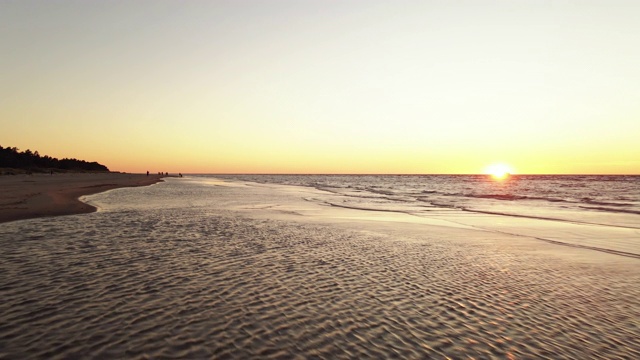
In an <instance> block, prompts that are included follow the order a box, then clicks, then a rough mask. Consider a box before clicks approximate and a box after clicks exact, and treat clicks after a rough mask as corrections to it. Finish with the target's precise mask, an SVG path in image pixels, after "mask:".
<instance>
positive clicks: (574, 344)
mask: <svg viewBox="0 0 640 360" xmlns="http://www.w3.org/2000/svg"><path fill="white" fill-rule="evenodd" d="M324 196H329V195H328V194H327V193H325V192H323V191H321V190H317V189H312V188H302V187H295V186H279V185H266V184H255V183H253V184H252V183H241V182H223V181H218V180H215V179H212V180H207V179H203V180H199V179H190V178H184V179H166V181H164V182H163V183H161V184H158V186H150V187H139V188H122V189H117V190H114V191H108V192H103V193H100V194H94V195H89V196H83V197H82V199H83V201H86V202H88V203H89V204H92V205H96V206H99V208H100V211H98V212H94V213H90V214H81V215H76V216H62V217H43V218H37V219H31V220H26V221H14V222H8V223H4V224H2V225H0V258H1V259H3V261H2V262H0V274H1V275H0V297H1V298H2V299H3V302H1V303H0V324H2V325H1V326H0V358H7V359H10V358H11V359H13V358H15V359H28V358H30V359H51V358H105V359H116V358H118V359H120V358H230V359H249V358H265V359H283V358H318V359H325V358H326V359H335V358H406V359H424V358H431V359H447V358H456V359H457V358H479V359H485V358H487V359H488V358H501V359H503V358H504V359H507V358H518V359H520V358H522V359H526V358H554V359H586V358H590V359H612V358H619V359H626V358H628V359H631V358H638V356H640V342H639V339H640V337H639V336H638V334H640V333H639V327H638V326H639V324H638V319H639V318H640V302H639V301H638V299H640V287H639V286H638V284H640V271H639V269H640V262H638V259H637V258H633V257H628V256H619V255H615V254H610V253H606V252H601V251H593V250H590V249H585V248H577V247H571V246H559V245H557V244H552V243H548V242H544V241H540V240H538V239H536V238H534V237H526V236H514V235H510V234H506V233H501V232H493V231H486V230H483V229H480V228H478V227H469V226H459V225H456V224H454V223H449V224H447V222H445V221H431V220H429V221H427V220H425V219H421V218H419V217H416V216H411V215H408V214H401V213H393V212H380V211H368V212H367V211H362V210H355V209H345V208H340V207H334V206H323V205H321V204H320V203H318V202H314V201H309V200H310V199H313V198H316V197H324ZM478 217H479V218H484V221H485V223H491V222H494V221H496V220H495V219H496V218H495V216H492V215H479V216H478ZM460 220H462V218H460ZM503 221H509V219H504V220H503Z"/></svg>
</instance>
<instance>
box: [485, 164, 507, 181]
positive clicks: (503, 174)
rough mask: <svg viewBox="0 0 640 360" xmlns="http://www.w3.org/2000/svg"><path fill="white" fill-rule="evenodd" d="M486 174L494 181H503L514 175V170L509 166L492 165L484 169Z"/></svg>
mask: <svg viewBox="0 0 640 360" xmlns="http://www.w3.org/2000/svg"><path fill="white" fill-rule="evenodd" d="M484 173H485V174H488V175H491V176H492V177H493V178H494V179H498V180H502V179H505V178H507V177H508V176H509V175H511V174H513V168H511V166H509V165H507V164H503V163H498V164H491V165H489V166H487V167H486V168H485V169H484Z"/></svg>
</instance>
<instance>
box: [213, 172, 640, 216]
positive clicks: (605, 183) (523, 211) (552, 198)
mask: <svg viewBox="0 0 640 360" xmlns="http://www.w3.org/2000/svg"><path fill="white" fill-rule="evenodd" d="M215 177H217V178H222V179H235V180H243V181H252V182H258V183H274V184H287V185H300V186H309V187H314V188H316V189H320V190H325V191H327V192H331V193H333V194H336V195H339V196H340V198H339V200H338V201H335V202H331V205H333V206H343V207H353V208H357V209H375V210H389V211H402V212H407V213H411V214H415V215H420V214H421V213H422V214H428V212H429V211H431V210H433V209H434V208H451V209H458V210H462V211H467V212H478V213H486V212H489V213H492V214H497V215H505V216H507V215H508V216H522V217H532V218H545V219H554V220H566V221H572V222H576V223H596V224H602V225H612V226H628V227H632V228H637V229H640V176H575V175H520V176H518V175H514V176H511V177H510V178H508V179H505V180H496V179H493V178H492V177H490V176H485V175H215Z"/></svg>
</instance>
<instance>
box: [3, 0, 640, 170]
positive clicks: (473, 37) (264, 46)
mask: <svg viewBox="0 0 640 360" xmlns="http://www.w3.org/2000/svg"><path fill="white" fill-rule="evenodd" d="M639 19H640V2H639V1H616V0H613V1H562V0H559V1H483V0H474V1H404V0H399V1H375V0H367V1H364V0H363V1H320V0H317V1H310V0H296V1H293V0H290V1H269V0H260V1H243V0H237V1H162V0H159V1H145V0H139V1H29V0H24V1H23V0H20V1H0V49H2V50H1V51H2V55H1V56H0V68H1V75H0V145H2V146H5V147H6V146H16V147H18V148H20V149H21V150H26V149H28V148H29V149H31V150H38V151H39V152H40V153H41V154H47V155H51V156H54V157H60V158H61V157H76V158H79V159H84V160H88V161H98V162H100V163H102V164H105V165H107V166H108V167H109V168H110V169H111V170H114V171H126V172H145V171H147V170H149V171H151V172H157V171H168V172H183V173H189V172H199V173H245V172H250V173H479V172H482V171H483V169H485V168H486V167H487V166H489V165H490V164H493V163H497V162H501V163H506V164H509V165H511V167H512V168H513V170H514V172H516V173H589V174H598V173H615V174H639V173H640V65H639V64H640V46H639V41H640V21H639Z"/></svg>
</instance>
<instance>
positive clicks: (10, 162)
mask: <svg viewBox="0 0 640 360" xmlns="http://www.w3.org/2000/svg"><path fill="white" fill-rule="evenodd" d="M0 168H13V169H24V170H27V171H38V170H41V171H44V170H64V171H109V169H108V168H107V167H106V166H104V165H102V164H99V163H97V162H95V161H93V162H88V161H84V160H78V159H68V158H64V159H60V160H59V159H56V158H54V157H51V156H48V155H44V156H41V155H40V154H39V153H38V152H37V151H31V150H29V149H27V150H25V151H22V152H21V151H20V150H19V149H18V148H16V147H6V148H3V147H2V146H0Z"/></svg>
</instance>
